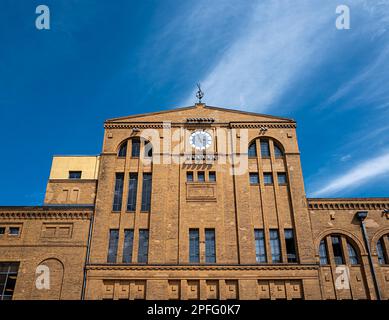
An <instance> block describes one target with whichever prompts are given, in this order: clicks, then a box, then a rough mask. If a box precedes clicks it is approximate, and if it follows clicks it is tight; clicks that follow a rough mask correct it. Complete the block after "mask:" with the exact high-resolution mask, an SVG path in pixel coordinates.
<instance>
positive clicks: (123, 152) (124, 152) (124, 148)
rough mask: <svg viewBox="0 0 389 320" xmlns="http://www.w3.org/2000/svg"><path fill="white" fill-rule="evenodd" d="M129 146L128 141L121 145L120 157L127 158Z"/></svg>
mask: <svg viewBox="0 0 389 320" xmlns="http://www.w3.org/2000/svg"><path fill="white" fill-rule="evenodd" d="M127 144H128V141H127V140H126V141H124V142H122V143H121V145H120V146H119V151H118V157H125V156H126V155H127Z"/></svg>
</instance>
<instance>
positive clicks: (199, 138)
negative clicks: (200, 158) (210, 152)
mask: <svg viewBox="0 0 389 320" xmlns="http://www.w3.org/2000/svg"><path fill="white" fill-rule="evenodd" d="M189 142H190V144H191V146H192V147H194V148H196V149H197V150H205V149H207V148H208V147H209V146H210V145H211V143H212V137H211V135H210V134H209V133H208V132H206V131H195V132H193V133H192V134H191V135H190V139H189Z"/></svg>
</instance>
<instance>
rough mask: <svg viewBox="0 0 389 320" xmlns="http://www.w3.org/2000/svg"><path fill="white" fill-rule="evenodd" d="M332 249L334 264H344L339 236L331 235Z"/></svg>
mask: <svg viewBox="0 0 389 320" xmlns="http://www.w3.org/2000/svg"><path fill="white" fill-rule="evenodd" d="M331 239H332V250H333V252H334V258H335V264H336V265H340V264H344V258H343V250H342V243H341V241H340V237H339V236H332V237H331Z"/></svg>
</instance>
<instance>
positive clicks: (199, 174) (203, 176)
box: [197, 171, 205, 182]
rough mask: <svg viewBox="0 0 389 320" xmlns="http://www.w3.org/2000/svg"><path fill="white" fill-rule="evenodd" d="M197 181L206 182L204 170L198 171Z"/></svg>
mask: <svg viewBox="0 0 389 320" xmlns="http://www.w3.org/2000/svg"><path fill="white" fill-rule="evenodd" d="M197 181H198V182H204V181H205V174H204V171H199V172H197Z"/></svg>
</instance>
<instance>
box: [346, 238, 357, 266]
mask: <svg viewBox="0 0 389 320" xmlns="http://www.w3.org/2000/svg"><path fill="white" fill-rule="evenodd" d="M347 249H348V257H349V259H350V264H352V265H354V264H358V255H357V252H356V251H355V249H354V247H353V246H352V244H351V243H350V242H348V241H347Z"/></svg>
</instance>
